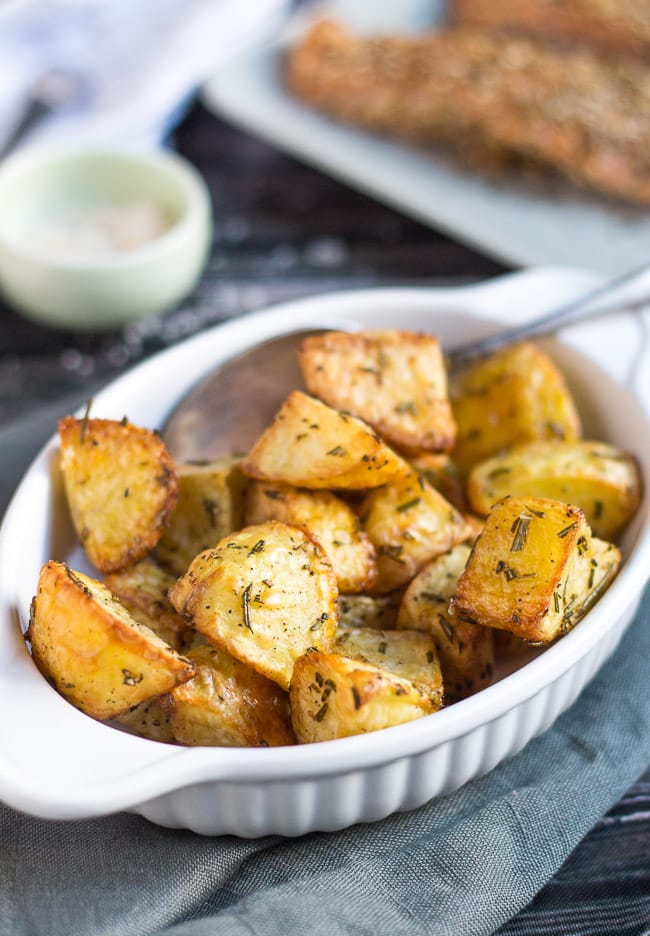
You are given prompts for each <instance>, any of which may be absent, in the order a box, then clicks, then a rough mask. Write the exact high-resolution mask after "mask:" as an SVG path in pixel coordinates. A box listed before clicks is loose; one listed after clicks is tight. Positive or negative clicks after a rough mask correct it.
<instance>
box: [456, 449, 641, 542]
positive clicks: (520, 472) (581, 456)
mask: <svg viewBox="0 0 650 936" xmlns="http://www.w3.org/2000/svg"><path fill="white" fill-rule="evenodd" d="M467 493H468V496H469V499H470V502H471V504H472V507H473V509H474V510H475V511H476V512H477V513H479V514H482V515H483V516H486V515H487V514H488V513H489V512H490V508H491V506H492V504H494V503H496V501H498V500H501V498H503V497H505V496H506V495H507V494H515V495H517V496H518V497H550V498H555V499H557V500H561V501H564V502H565V503H567V504H575V505H576V506H577V507H581V508H582V509H583V511H584V514H585V517H586V518H587V522H588V523H589V525H590V527H591V529H592V531H593V533H594V535H595V536H598V537H601V538H602V539H615V538H616V536H617V535H618V534H619V533H620V532H621V530H623V528H624V527H625V526H626V524H627V523H629V521H630V520H631V518H632V516H633V515H634V512H635V511H636V509H637V507H638V506H639V502H640V500H641V482H640V478H639V470H638V468H637V465H636V462H635V461H634V459H633V458H632V456H631V455H628V454H626V453H625V452H622V451H621V450H620V449H618V448H616V447H615V446H614V445H606V444H605V443H604V442H529V443H527V444H525V445H518V446H516V447H515V448H513V449H512V450H511V451H509V452H505V453H504V454H502V455H496V456H495V457H494V458H490V459H488V460H487V461H485V462H481V464H480V465H476V466H475V467H474V469H473V470H472V471H471V473H470V475H469V478H468V480H467Z"/></svg>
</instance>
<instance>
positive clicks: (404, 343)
mask: <svg viewBox="0 0 650 936" xmlns="http://www.w3.org/2000/svg"><path fill="white" fill-rule="evenodd" d="M300 365H301V368H302V372H303V376H304V378H305V383H306V385H307V389H308V390H309V391H310V393H313V394H314V396H317V397H319V398H320V399H321V400H324V401H325V402H326V403H328V404H329V405H330V406H333V407H335V408H336V409H339V410H344V411H346V412H349V413H353V414H354V415H355V416H358V417H359V418H360V419H363V420H364V422H366V423H368V424H369V425H370V426H372V427H373V429H375V430H376V431H377V432H378V433H379V434H380V435H381V436H382V438H384V439H386V441H387V442H389V443H390V444H391V445H394V446H396V447H397V448H399V449H401V450H402V451H433V452H440V451H443V452H446V451H448V450H449V449H451V448H452V447H453V444H454V440H455V437H456V424H455V422H454V419H453V416H452V413H451V406H450V403H449V398H448V395H447V374H446V371H445V366H444V360H443V356H442V350H441V348H440V342H439V341H438V340H437V338H434V337H433V336H431V335H424V334H419V333H416V332H407V331H398V330H385V331H365V332H354V333H352V332H328V333H326V334H324V335H314V336H310V337H309V338H306V339H305V340H304V341H303V343H302V347H301V351H300Z"/></svg>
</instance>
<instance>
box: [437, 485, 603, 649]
mask: <svg viewBox="0 0 650 936" xmlns="http://www.w3.org/2000/svg"><path fill="white" fill-rule="evenodd" d="M599 543H600V541H598V540H596V539H595V538H593V540H592V536H591V531H590V530H589V527H588V525H587V523H586V521H585V517H584V513H583V512H582V510H580V509H579V508H578V507H573V506H570V505H568V504H563V503H561V502H560V501H555V500H549V499H546V498H539V497H528V498H516V497H506V498H504V499H503V500H501V501H499V502H498V503H497V504H495V506H494V507H493V508H492V512H491V513H490V515H489V516H488V518H487V520H486V522H485V527H484V529H483V532H482V533H481V535H480V536H479V538H478V539H477V541H476V543H475V544H474V547H473V549H472V552H471V555H470V557H469V560H468V562H467V566H466V568H465V571H464V572H463V573H462V574H461V576H460V578H459V580H458V585H457V588H456V594H455V596H454V597H453V598H452V600H451V603H450V611H451V612H452V613H453V614H456V615H457V616H458V617H460V618H461V619H462V620H466V621H473V622H475V623H478V624H483V625H485V626H487V627H495V628H498V629H503V630H508V631H511V632H512V633H513V634H515V635H516V636H518V637H522V638H523V639H524V640H528V641H530V642H531V643H542V644H544V643H549V642H550V641H552V640H554V639H555V638H556V637H558V636H560V635H561V634H563V633H565V632H566V631H567V630H568V629H570V628H571V627H573V625H574V624H575V623H576V622H577V621H578V620H579V619H580V617H581V616H582V614H584V612H585V610H586V608H587V607H589V606H590V602H592V600H593V596H594V594H600V592H601V591H602V590H603V589H604V587H606V584H607V582H608V581H609V580H610V579H611V577H612V575H613V574H614V573H615V571H616V569H617V568H618V563H619V561H620V553H619V552H618V550H617V549H616V547H614V546H611V544H608V543H607V544H604V547H605V549H606V552H608V553H610V558H609V559H608V561H607V562H606V563H604V568H601V564H602V563H601V559H602V557H600V551H601V548H600V546H599V545H598V544H599ZM597 553H598V555H597ZM592 560H594V561H595V562H596V565H595V566H594V565H593V564H592Z"/></svg>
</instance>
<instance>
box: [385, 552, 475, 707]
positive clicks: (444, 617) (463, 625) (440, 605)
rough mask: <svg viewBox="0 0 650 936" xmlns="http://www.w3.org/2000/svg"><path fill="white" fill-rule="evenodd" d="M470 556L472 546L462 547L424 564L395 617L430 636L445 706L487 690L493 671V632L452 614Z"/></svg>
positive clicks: (402, 625)
mask: <svg viewBox="0 0 650 936" xmlns="http://www.w3.org/2000/svg"><path fill="white" fill-rule="evenodd" d="M469 554H470V548H469V546H467V545H466V544H465V543H463V544H461V545H459V546H455V547H454V549H452V550H451V552H448V553H445V554H444V555H443V556H438V558H437V559H434V560H433V561H432V562H430V563H429V564H428V565H427V566H425V567H424V569H422V571H421V572H419V573H418V574H417V575H416V576H415V578H414V579H413V581H412V582H411V584H410V585H409V587H408V588H407V589H406V591H405V592H404V597H403V599H402V604H401V606H400V609H399V615H398V618H397V627H398V628H403V627H404V628H407V629H408V630H420V631H424V632H425V633H427V634H431V636H432V638H433V642H434V645H435V648H436V653H437V655H438V659H439V660H440V669H441V670H442V680H443V683H444V687H445V702H447V703H451V702H458V701H459V700H460V699H464V698H466V697H467V696H470V695H473V694H474V693H475V692H478V691H479V689H484V688H485V686H489V684H490V682H491V680H492V674H493V671H494V639H493V633H494V632H493V630H492V629H491V628H489V627H483V626H482V625H480V624H471V623H469V622H467V621H461V620H459V619H458V618H457V617H456V616H455V615H453V614H450V613H449V602H450V600H451V598H452V596H453V595H454V593H455V591H456V584H457V582H458V579H459V577H460V575H461V573H462V572H463V570H464V568H465V565H466V563H467V560H468V558H469Z"/></svg>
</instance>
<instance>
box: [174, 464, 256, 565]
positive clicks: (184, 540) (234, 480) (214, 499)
mask: <svg viewBox="0 0 650 936" xmlns="http://www.w3.org/2000/svg"><path fill="white" fill-rule="evenodd" d="M245 489H246V478H245V476H244V475H243V474H242V472H241V471H240V469H239V462H238V460H237V459H234V458H220V459H217V460H215V461H211V462H206V463H205V464H197V463H191V464H187V465H180V466H179V468H178V502H177V504H176V507H175V508H174V510H173V512H172V514H171V516H170V518H169V524H168V526H167V529H166V530H165V532H164V533H163V535H162V538H161V540H160V542H159V543H158V549H157V552H158V557H159V559H160V561H161V562H162V563H164V564H165V565H166V566H168V567H169V568H170V569H171V570H172V571H173V572H174V573H175V574H176V575H183V574H184V573H185V572H187V568H188V566H189V564H190V562H191V561H192V559H194V557H195V556H198V554H199V553H200V552H203V550H204V549H211V548H212V547H213V546H214V545H215V544H216V543H218V542H219V540H220V539H222V538H223V537H224V536H227V535H228V534H229V533H232V532H233V530H239V529H241V527H242V526H243V513H244V496H245Z"/></svg>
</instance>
